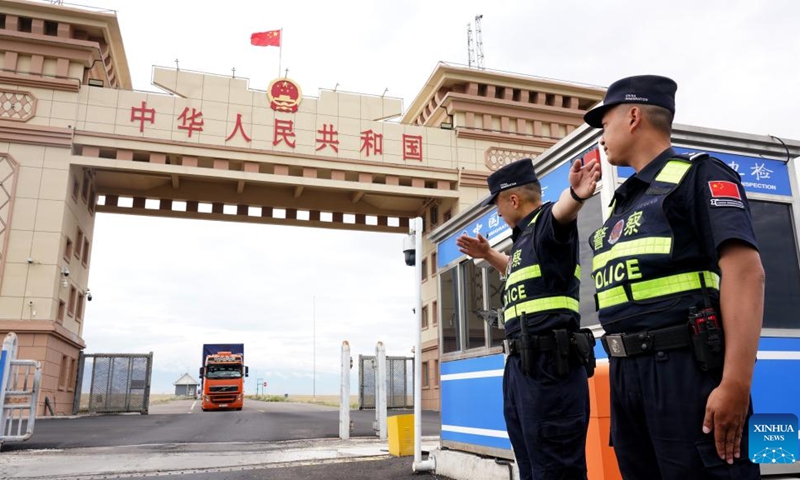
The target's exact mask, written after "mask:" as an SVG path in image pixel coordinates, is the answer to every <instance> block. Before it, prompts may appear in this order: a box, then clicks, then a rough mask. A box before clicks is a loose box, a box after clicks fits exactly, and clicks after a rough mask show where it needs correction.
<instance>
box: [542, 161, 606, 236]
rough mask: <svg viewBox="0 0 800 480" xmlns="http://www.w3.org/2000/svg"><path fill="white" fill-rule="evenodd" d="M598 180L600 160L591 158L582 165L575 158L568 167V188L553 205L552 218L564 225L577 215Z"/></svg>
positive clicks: (592, 192)
mask: <svg viewBox="0 0 800 480" xmlns="http://www.w3.org/2000/svg"><path fill="white" fill-rule="evenodd" d="M598 180H600V162H598V161H597V160H592V161H591V162H589V163H587V164H586V165H582V164H581V161H580V160H575V162H574V163H573V164H572V167H571V168H570V169H569V185H570V186H569V188H568V189H566V190H564V191H563V192H562V193H561V197H559V199H558V202H556V204H555V205H553V218H555V219H556V221H557V222H558V223H560V224H562V225H566V224H568V223H570V222H572V221H573V220H575V219H576V218H577V217H578V211H580V209H581V207H582V206H583V202H584V201H586V200H588V199H589V198H591V196H592V195H593V194H594V191H595V189H596V188H597V182H598Z"/></svg>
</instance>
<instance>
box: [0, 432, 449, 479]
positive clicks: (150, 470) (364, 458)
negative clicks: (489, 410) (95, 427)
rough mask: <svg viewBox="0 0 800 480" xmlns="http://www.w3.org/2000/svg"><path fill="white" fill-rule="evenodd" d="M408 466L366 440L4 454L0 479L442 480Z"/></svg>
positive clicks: (434, 442)
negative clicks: (417, 472)
mask: <svg viewBox="0 0 800 480" xmlns="http://www.w3.org/2000/svg"><path fill="white" fill-rule="evenodd" d="M438 443H439V442H438V437H423V441H422V448H423V451H429V450H431V449H434V448H436V447H437V446H438ZM412 463H413V457H401V458H395V457H392V456H390V455H389V453H388V446H387V443H386V442H381V441H379V440H377V439H372V438H355V439H351V440H339V439H327V440H311V441H308V440H305V441H290V442H270V443H250V442H248V443H216V444H214V443H212V444H161V445H143V446H129V447H94V448H74V449H52V450H23V451H11V452H2V453H0V479H30V480H32V479H48V480H50V479H59V480H96V479H97V480H99V479H107V478H159V477H169V478H171V479H184V480H200V479H209V480H212V479H213V480H222V479H229V480H234V479H235V480H250V479H253V480H255V479H265V478H269V479H287V480H289V479H298V480H299V479H305V478H324V479H326V480H334V479H340V478H341V479H361V478H364V479H370V480H375V479H406V478H415V479H434V478H436V479H444V478H445V477H441V476H437V475H434V474H420V475H414V474H413V472H412Z"/></svg>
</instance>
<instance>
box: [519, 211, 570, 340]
mask: <svg viewBox="0 0 800 480" xmlns="http://www.w3.org/2000/svg"><path fill="white" fill-rule="evenodd" d="M552 207H553V205H552V204H551V203H546V204H544V205H542V207H540V209H539V211H538V212H537V213H536V214H535V215H534V217H533V219H532V220H531V222H530V223H529V224H528V225H527V226H524V229H523V231H522V233H521V234H520V236H519V237H518V238H517V239H516V241H515V242H514V246H513V247H512V251H511V256H510V259H509V262H508V267H507V268H506V283H505V287H504V290H503V304H504V306H505V310H504V314H503V316H504V318H505V321H506V325H508V323H509V322H512V321H514V320H516V319H518V318H519V317H520V316H521V315H522V313H523V312H524V313H527V317H528V318H532V317H534V316H535V315H537V314H541V313H548V312H551V311H557V310H562V311H569V312H574V313H575V314H576V315H577V314H578V311H579V308H578V306H579V303H578V295H579V291H580V280H579V278H580V273H579V270H577V269H576V276H573V277H572V278H571V280H570V282H569V284H568V285H567V288H565V289H564V290H563V291H559V290H554V289H553V286H552V285H550V284H548V283H547V281H546V280H547V279H546V278H544V276H543V275H542V268H541V265H540V261H539V257H538V256H537V253H536V249H535V248H534V237H535V231H536V220H537V219H538V218H539V217H540V216H541V215H543V214H544V215H550V209H552ZM521 227H522V226H521Z"/></svg>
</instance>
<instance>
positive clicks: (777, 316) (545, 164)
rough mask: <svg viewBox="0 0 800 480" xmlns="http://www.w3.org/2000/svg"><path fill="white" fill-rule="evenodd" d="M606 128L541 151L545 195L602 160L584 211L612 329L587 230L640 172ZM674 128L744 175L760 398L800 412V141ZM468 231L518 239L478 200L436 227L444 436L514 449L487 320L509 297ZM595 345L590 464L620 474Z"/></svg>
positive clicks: (455, 445)
mask: <svg viewBox="0 0 800 480" xmlns="http://www.w3.org/2000/svg"><path fill="white" fill-rule="evenodd" d="M600 134H601V131H600V130H597V129H592V128H589V127H588V126H586V125H584V126H583V127H581V128H579V129H577V130H575V131H574V132H572V134H570V135H569V136H567V137H566V138H564V139H563V140H562V141H560V142H559V143H558V144H556V145H555V146H553V147H552V148H550V149H549V150H547V151H546V152H545V153H543V154H542V155H540V156H539V157H537V158H536V159H535V160H534V166H535V168H536V172H537V175H538V176H539V178H540V182H541V185H542V194H543V200H544V201H556V200H558V197H559V195H560V194H561V192H562V191H563V190H564V189H565V188H567V187H568V186H569V183H568V178H567V175H568V170H569V167H570V165H571V164H572V162H573V161H574V160H576V159H584V160H589V159H593V158H600V159H601V160H602V166H603V176H602V180H601V181H600V183H599V185H598V190H597V192H596V193H595V195H594V196H593V197H592V198H591V199H590V200H587V201H586V202H585V204H584V207H583V209H582V210H581V212H580V215H579V217H578V230H579V236H580V239H581V242H580V255H581V302H580V307H581V326H583V327H589V328H592V329H593V331H594V332H595V335H596V336H597V337H599V336H600V335H602V334H603V331H602V328H601V327H600V326H599V322H598V320H597V313H596V311H595V305H594V297H593V295H594V292H595V289H594V282H593V281H592V279H591V271H592V268H591V264H592V251H591V249H590V247H589V241H588V237H589V235H590V233H591V232H593V231H594V230H596V229H597V228H599V227H600V226H601V225H602V223H603V219H604V218H605V216H606V215H607V214H608V205H609V203H610V201H611V198H612V197H613V193H614V190H615V189H616V187H617V186H618V185H620V184H621V183H622V182H624V181H625V179H627V178H628V177H629V176H630V175H632V174H634V170H633V169H631V168H627V167H626V168H616V167H613V166H611V165H610V164H608V163H607V162H606V161H605V154H604V152H603V151H602V149H600V148H598V141H599V140H600ZM672 140H673V145H674V146H675V149H676V150H677V151H678V152H679V153H688V152H707V153H709V154H711V155H713V156H715V157H717V158H719V159H721V160H722V161H724V162H725V163H726V164H728V165H729V166H730V167H731V168H733V169H735V170H736V171H737V172H738V173H739V175H740V176H741V178H742V184H743V186H744V188H745V191H746V192H747V197H748V199H749V201H750V208H751V211H752V216H753V221H754V226H755V231H756V235H757V239H758V243H759V249H760V253H761V259H762V262H763V265H764V269H765V271H766V292H765V311H764V324H763V331H762V336H761V341H760V344H759V351H758V363H757V365H756V369H755V375H754V379H753V391H752V395H753V404H754V408H755V412H756V413H793V414H795V415H797V416H798V417H800V402H798V401H797V399H798V398H800V382H797V381H787V380H788V379H797V378H800V317H798V316H797V314H796V312H797V311H800V251H799V250H798V238H799V237H800V188H799V187H798V185H799V184H800V171H799V170H798V161H800V142H798V141H794V140H786V139H778V138H776V137H770V136H761V135H750V134H743V133H736V132H729V131H720V130H712V129H708V128H700V127H693V126H685V125H676V126H675V127H674V128H673V138H672ZM486 193H487V195H488V190H487V192H486ZM462 233H468V234H469V235H471V236H475V235H476V234H477V233H480V234H482V235H483V236H484V237H486V238H487V239H488V240H489V242H490V243H491V244H492V246H493V247H494V248H496V249H498V250H500V251H504V252H506V253H508V251H509V250H510V248H511V238H510V235H511V231H510V229H509V228H508V226H507V225H506V224H505V222H504V221H503V220H502V219H501V218H499V217H498V215H497V211H496V209H495V208H490V207H484V208H481V207H480V206H479V205H477V204H476V205H474V206H472V207H470V208H468V209H465V210H464V211H462V212H461V213H460V214H459V215H458V216H455V217H453V218H452V219H451V220H450V221H448V222H447V223H445V224H443V225H442V226H441V227H439V228H438V229H436V230H434V231H433V232H431V235H430V239H431V241H432V242H434V243H435V244H436V245H437V257H438V265H437V267H438V269H439V276H438V282H439V309H440V311H439V318H440V319H441V321H440V324H439V328H440V332H439V335H440V338H441V342H440V349H441V351H440V356H441V422H442V425H441V443H442V446H443V447H447V448H450V449H454V450H461V451H466V452H473V453H477V454H480V455H491V456H496V457H499V458H508V459H512V458H513V452H512V450H511V444H510V441H509V439H508V433H507V432H506V427H505V421H504V419H503V408H502V407H503V396H502V380H503V368H504V365H505V355H504V354H503V350H502V341H503V338H504V333H503V331H502V330H501V329H500V328H498V327H496V326H493V325H492V324H491V323H490V322H488V321H486V319H488V318H490V317H491V312H492V311H493V310H496V309H498V308H500V307H501V306H502V300H501V292H502V288H503V284H502V282H501V281H500V274H499V272H497V271H496V270H495V269H494V268H492V267H491V266H489V265H488V264H487V263H486V262H484V261H482V260H473V259H470V258H467V257H465V256H464V255H462V254H461V253H460V252H459V250H458V247H457V246H456V238H457V237H458V236H460V235H461V234H462ZM595 352H596V354H597V357H598V373H599V375H596V376H595V378H593V379H592V380H590V388H591V391H592V404H591V406H592V414H591V416H592V418H591V422H590V427H589V438H588V439H587V461H588V463H589V476H590V478H614V472H616V465H615V463H616V462H615V460H614V458H613V452H612V451H611V450H610V447H608V446H607V444H608V427H609V422H608V403H609V402H608V387H607V379H606V380H605V382H604V381H603V380H604V379H603V378H602V377H603V372H604V371H605V372H607V361H608V360H607V358H606V354H605V352H604V351H603V349H602V347H601V346H600V342H599V341H598V343H597V346H596V347H595ZM604 367H606V368H604ZM745 454H746V453H745ZM609 463H613V465H609ZM609 472H611V473H609ZM762 472H763V473H764V474H782V473H795V472H800V463H795V464H783V465H781V464H773V465H762ZM616 475H618V473H617V474H616ZM617 478H618V477H617Z"/></svg>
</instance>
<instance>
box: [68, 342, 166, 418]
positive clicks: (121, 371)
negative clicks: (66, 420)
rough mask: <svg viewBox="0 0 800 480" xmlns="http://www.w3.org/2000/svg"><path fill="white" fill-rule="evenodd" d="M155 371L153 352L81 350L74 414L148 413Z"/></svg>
mask: <svg viewBox="0 0 800 480" xmlns="http://www.w3.org/2000/svg"><path fill="white" fill-rule="evenodd" d="M152 372H153V352H150V354H106V353H95V354H90V355H83V354H81V357H80V362H79V367H78V385H77V388H76V389H75V402H74V404H73V407H72V410H73V414H77V413H78V411H88V412H89V413H122V412H139V413H142V414H145V415H147V412H148V409H149V405H150V377H151V375H152ZM86 390H88V392H86Z"/></svg>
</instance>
